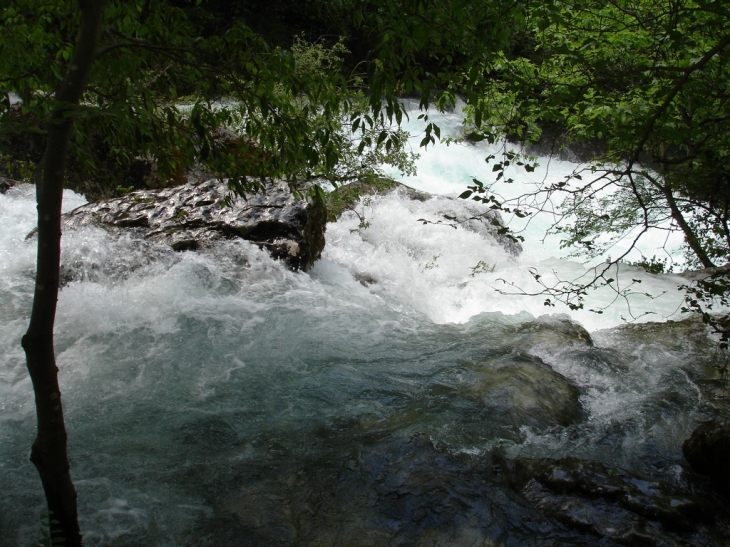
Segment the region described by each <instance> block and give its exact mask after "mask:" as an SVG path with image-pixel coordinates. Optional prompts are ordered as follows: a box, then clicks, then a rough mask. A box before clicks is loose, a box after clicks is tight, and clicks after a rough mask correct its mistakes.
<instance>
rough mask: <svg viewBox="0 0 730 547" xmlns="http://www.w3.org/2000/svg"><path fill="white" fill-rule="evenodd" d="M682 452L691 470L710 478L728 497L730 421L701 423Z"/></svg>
mask: <svg viewBox="0 0 730 547" xmlns="http://www.w3.org/2000/svg"><path fill="white" fill-rule="evenodd" d="M682 452H683V453H684V457H685V458H687V461H688V462H689V463H690V465H691V466H692V469H694V470H695V471H696V472H697V473H699V474H700V475H708V476H709V477H711V478H712V480H713V484H714V486H715V488H716V489H717V490H718V491H719V492H722V493H723V494H725V495H730V421H726V420H709V421H707V422H704V423H702V424H701V425H700V426H699V427H698V428H697V429H695V431H694V432H693V433H692V436H691V437H690V438H689V439H687V440H686V441H684V444H682Z"/></svg>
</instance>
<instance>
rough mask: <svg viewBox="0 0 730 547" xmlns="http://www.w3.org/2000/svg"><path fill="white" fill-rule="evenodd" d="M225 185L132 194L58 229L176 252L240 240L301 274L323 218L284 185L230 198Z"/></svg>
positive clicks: (93, 206) (82, 211)
mask: <svg viewBox="0 0 730 547" xmlns="http://www.w3.org/2000/svg"><path fill="white" fill-rule="evenodd" d="M230 195H231V191H230V190H229V188H228V184H227V182H226V181H219V180H215V179H214V180H208V181H205V182H193V183H188V184H185V185H183V186H178V187H175V188H165V189H158V190H145V191H139V192H133V193H131V194H129V195H127V196H125V197H122V198H116V199H111V200H108V201H101V202H97V203H90V204H88V205H84V206H82V207H79V208H77V209H75V210H74V211H72V212H71V213H68V214H67V215H64V219H63V229H64V230H69V229H76V228H79V227H81V226H88V225H94V226H100V227H102V228H105V229H107V230H128V231H132V232H133V233H135V234H137V235H138V236H139V237H141V238H144V239H145V240H148V241H154V242H156V243H161V244H165V245H169V246H170V247H172V248H173V249H174V250H176V251H184V250H190V249H197V248H200V247H206V246H209V245H210V244H211V243H212V242H214V241H217V240H221V239H232V238H236V237H240V238H242V239H246V240H248V241H251V242H253V243H255V244H257V245H258V246H260V247H263V248H265V249H267V250H268V251H269V252H270V253H271V255H272V256H273V257H274V258H278V259H281V260H283V261H284V262H286V264H287V265H288V266H289V267H290V268H291V269H293V270H304V271H307V270H309V268H310V267H311V266H312V264H313V263H314V261H315V260H317V259H318V258H319V257H320V255H321V253H322V249H323V248H324V231H325V224H326V218H325V215H324V214H323V213H322V212H321V211H320V210H319V209H318V208H317V206H316V205H315V204H313V203H310V202H309V201H307V200H305V199H301V198H297V197H295V196H294V195H293V194H292V192H291V191H290V189H289V187H288V185H287V184H286V183H285V182H281V181H278V182H272V183H269V184H268V186H267V188H266V192H265V193H262V194H256V195H251V196H248V197H247V198H242V197H237V196H231V199H230V201H229V202H228V203H226V197H227V196H230Z"/></svg>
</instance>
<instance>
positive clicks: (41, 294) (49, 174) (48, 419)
mask: <svg viewBox="0 0 730 547" xmlns="http://www.w3.org/2000/svg"><path fill="white" fill-rule="evenodd" d="M78 5H79V8H80V11H81V27H80V30H79V35H78V38H77V42H76V47H75V49H74V54H73V57H72V59H71V63H70V65H69V69H68V72H67V73H66V76H65V78H64V79H63V81H62V82H61V85H60V86H59V88H58V90H57V91H56V94H55V106H54V110H53V113H52V114H51V119H50V123H49V126H48V140H47V143H46V151H45V155H44V157H43V174H42V178H41V179H40V180H39V181H38V184H37V188H36V199H37V203H38V255H37V269H36V279H35V293H34V296H33V309H32V312H31V317H30V325H29V326H28V332H26V334H25V336H23V340H22V345H23V349H24V350H25V355H26V360H27V364H28V371H29V373H30V377H31V380H32V381H33V391H34V393H35V403H36V416H37V420H38V432H37V436H36V439H35V442H34V443H33V447H32V449H31V456H30V459H31V461H32V462H33V464H34V465H35V466H36V468H37V469H38V473H39V474H40V477H41V482H42V483H43V490H44V491H45V494H46V501H47V502H48V510H49V511H50V512H51V520H52V521H57V522H58V524H52V525H51V537H52V539H54V540H56V541H58V540H59V539H61V538H63V539H62V541H63V543H62V545H64V546H65V547H76V546H80V545H81V532H80V529H79V523H78V513H77V509H76V490H75V488H74V485H73V483H72V482H71V475H70V472H69V461H68V454H67V450H66V427H65V425H64V421H63V407H62V405H61V392H60V389H59V386H58V368H57V367H56V357H55V353H54V349H53V325H54V322H55V318H56V302H57V300H58V283H59V271H60V261H61V203H62V197H63V179H64V172H65V167H66V153H67V151H68V145H69V137H70V135H71V128H72V124H73V114H74V112H73V111H74V109H75V108H77V107H78V105H79V102H80V100H81V97H82V94H83V91H84V88H85V87H86V82H87V80H88V77H89V73H90V72H91V67H92V65H93V64H94V59H95V57H96V45H97V42H98V38H99V32H100V29H101V23H102V14H103V10H104V0H78Z"/></svg>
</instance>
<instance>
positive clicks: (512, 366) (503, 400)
mask: <svg viewBox="0 0 730 547" xmlns="http://www.w3.org/2000/svg"><path fill="white" fill-rule="evenodd" d="M482 366H483V369H482V371H481V374H479V376H478V380H477V381H475V382H474V387H473V388H472V391H473V392H474V394H476V395H478V396H479V398H480V399H481V400H483V402H484V405H485V406H486V409H487V411H486V413H485V414H484V416H483V417H484V418H485V419H487V420H489V421H493V422H495V423H498V424H501V425H510V426H513V427H517V428H519V427H521V426H525V425H526V426H529V427H531V428H533V429H537V430H545V429H547V428H550V427H555V426H563V427H564V426H568V425H570V424H572V423H575V422H577V421H580V420H581V419H582V418H583V417H584V412H583V407H582V406H581V403H580V390H579V389H578V387H577V386H576V385H575V384H574V383H573V382H571V381H570V380H568V379H567V378H566V377H565V376H563V375H562V374H559V373H557V372H555V371H554V370H553V369H552V368H550V367H549V366H548V365H547V364H545V363H544V362H543V361H542V360H541V359H540V358H538V357H535V356H531V355H520V354H518V355H509V356H506V357H502V358H498V359H490V360H488V361H485V362H484V363H483V365H482Z"/></svg>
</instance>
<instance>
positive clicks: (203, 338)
mask: <svg viewBox="0 0 730 547" xmlns="http://www.w3.org/2000/svg"><path fill="white" fill-rule="evenodd" d="M444 123H448V120H446V121H445V122H444ZM484 156H485V149H484V148H483V147H474V146H471V147H467V146H460V147H459V146H456V145H452V147H448V148H447V147H445V146H441V147H439V146H437V147H435V148H434V149H433V150H430V151H428V152H426V153H422V159H421V160H420V162H419V173H420V174H419V175H418V176H417V177H415V178H412V179H409V180H406V181H405V182H406V183H407V184H409V185H412V186H415V187H418V188H419V189H421V190H425V191H429V192H432V193H434V194H437V195H436V196H435V197H434V198H433V199H431V200H428V201H423V202H422V201H414V200H411V199H408V198H407V197H405V196H403V195H399V194H389V195H384V196H374V197H372V198H369V199H368V200H366V201H364V202H363V203H361V204H360V205H358V207H359V209H358V213H359V214H360V217H364V218H365V219H366V220H367V222H368V227H366V228H363V227H360V226H359V224H360V221H361V218H360V217H358V216H357V215H355V214H354V213H352V212H349V213H345V214H344V215H343V217H342V218H341V219H340V220H339V221H338V222H336V223H331V224H329V225H328V227H327V233H326V237H327V246H326V249H325V251H324V254H323V257H322V259H321V260H320V261H319V262H318V263H317V264H316V265H315V266H314V268H313V269H312V271H311V272H309V273H294V272H291V271H289V270H287V269H286V268H285V267H284V266H283V265H282V264H281V263H279V262H276V261H274V260H272V259H271V258H270V257H269V256H268V255H267V254H266V253H265V252H264V251H262V250H260V249H258V248H257V247H256V246H254V245H252V244H249V243H248V242H243V241H229V242H224V243H220V244H218V245H216V246H215V247H213V248H211V249H208V250H203V251H198V252H181V253H175V252H172V251H170V250H169V249H166V248H163V247H157V246H154V245H141V244H140V243H139V242H138V241H135V240H132V239H131V238H128V237H124V236H121V237H119V236H112V235H110V234H108V233H106V232H105V231H103V230H101V229H98V228H84V229H81V230H79V231H75V232H68V233H65V234H64V236H63V276H64V282H65V284H64V286H63V288H62V290H61V293H60V299H59V306H58V316H57V323H56V351H57V359H58V364H59V368H60V371H61V372H60V381H61V386H62V392H63V401H64V405H65V411H66V420H67V425H68V430H69V450H70V457H71V467H72V476H73V479H74V481H75V484H76V487H77V489H78V493H79V508H80V519H81V527H82V531H83V533H84V538H85V544H86V545H88V546H101V545H105V546H106V545H140V546H141V545H154V546H178V545H179V546H183V545H185V546H187V545H191V546H192V545H196V546H197V545H216V546H218V545H221V546H225V545H412V544H413V545H416V544H418V545H515V546H519V545H546V546H547V545H612V543H610V542H609V543H605V542H604V543H601V542H600V541H603V540H600V541H599V539H598V538H596V537H595V536H593V535H591V534H583V533H579V532H575V531H571V530H569V529H567V528H563V527H561V525H560V524H559V523H557V522H552V521H550V520H549V519H548V520H544V519H543V520H540V518H538V517H537V516H535V515H536V513H535V510H534V508H531V506H530V503H529V502H528V501H526V500H525V499H524V498H522V497H521V496H520V494H519V493H517V492H516V491H513V490H511V489H510V488H509V486H508V485H507V482H505V481H504V480H502V479H501V478H500V476H499V473H497V472H494V474H492V471H490V469H492V468H491V467H490V465H491V464H490V465H488V462H491V461H492V459H494V458H496V459H499V461H510V460H513V459H514V458H517V457H532V458H537V457H551V458H559V457H563V456H576V457H580V458H584V459H589V460H597V461H602V462H605V463H607V464H609V465H615V466H620V467H622V468H626V469H629V470H631V471H633V472H635V473H640V474H643V475H644V476H649V477H654V478H662V479H664V480H667V481H669V482H674V483H677V484H680V483H682V481H683V473H684V471H683V467H682V454H681V448H680V447H681V443H682V441H683V440H684V439H685V438H687V437H688V436H689V434H690V433H691V431H692V429H693V428H694V426H696V424H697V423H698V422H699V421H700V420H702V419H703V418H707V417H708V416H710V415H711V414H712V412H713V409H712V404H711V402H710V401H709V400H708V399H707V396H706V385H707V384H708V383H711V379H712V378H713V375H714V369H712V367H711V365H712V364H713V362H714V361H713V359H714V355H713V350H712V345H711V343H709V342H708V338H707V335H706V332H705V330H704V327H703V326H702V325H701V323H697V322H691V321H689V322H688V321H678V322H669V323H667V322H664V321H666V319H667V317H669V318H670V319H677V320H679V319H682V318H681V317H679V316H676V315H674V316H672V313H674V312H675V311H676V310H677V308H678V306H679V304H680V302H681V294H680V293H679V292H678V291H677V287H678V285H679V284H680V283H681V280H680V279H678V278H677V277H674V276H651V275H649V274H645V273H643V272H641V271H640V270H638V269H636V268H629V267H627V268H625V271H626V272H628V276H627V279H641V280H642V283H641V290H640V291H638V290H637V291H636V294H635V295H634V296H632V297H631V300H630V303H631V306H630V308H629V307H627V305H626V303H625V302H623V301H618V302H616V303H615V305H614V306H612V307H608V308H607V309H606V310H605V311H604V313H602V314H596V313H593V312H590V311H588V310H580V311H577V312H572V313H570V314H568V310H567V309H561V308H546V307H545V306H544V304H543V301H544V298H541V297H525V296H515V295H510V294H502V293H500V292H498V291H497V290H495V289H503V290H504V288H505V286H506V285H505V283H504V281H503V280H507V281H509V282H513V283H515V284H517V285H518V286H519V287H524V288H525V289H529V288H530V287H531V285H530V283H532V282H533V281H532V276H531V275H530V274H529V268H531V267H534V268H538V269H539V270H540V271H543V272H545V274H546V275H550V272H557V274H556V275H561V276H578V275H581V273H582V272H585V266H584V265H582V264H580V263H579V262H575V261H568V260H566V259H564V258H560V255H559V254H558V246H557V245H556V244H555V243H554V242H551V241H548V242H547V243H541V242H540V241H539V238H534V237H530V236H529V234H528V237H527V241H526V243H525V245H524V251H523V252H522V254H520V255H519V256H514V255H512V254H510V253H508V252H507V251H505V250H504V249H503V248H502V247H501V246H500V245H499V244H498V243H497V242H495V241H494V240H493V239H491V238H490V237H488V236H487V235H485V234H484V233H479V232H478V231H470V230H468V229H464V228H456V229H454V228H453V227H451V226H444V225H435V224H428V225H424V224H423V223H422V222H419V219H423V218H426V219H431V220H433V221H434V222H435V221H437V220H438V219H439V218H442V216H440V215H443V214H444V213H445V212H446V213H449V212H453V211H457V212H458V210H459V208H461V207H463V206H464V205H463V204H462V203H461V202H459V200H456V199H453V196H454V194H458V193H459V192H461V191H462V190H463V189H464V187H465V185H466V184H468V183H469V181H470V178H469V177H471V176H481V177H484V178H486V177H488V176H489V173H491V168H490V167H489V166H488V165H486V164H485V163H484ZM544 161H545V163H546V162H547V159H545V160H544ZM553 161H554V160H553ZM572 168H573V166H571V165H568V164H565V165H563V164H556V165H555V169H556V171H554V173H556V174H555V176H563V175H562V173H561V170H563V171H565V170H570V169H572ZM535 176H544V174H541V173H540V172H539V171H538V173H537V174H536V175H535ZM83 202H84V200H83V198H82V197H81V196H78V195H75V194H73V193H72V192H68V191H67V192H66V194H65V199H64V209H65V210H66V211H69V210H71V209H73V208H74V207H76V206H78V205H80V204H82V203H83ZM34 215H35V205H34V195H33V188H32V187H30V186H27V185H21V186H18V187H15V188H13V189H11V190H10V191H9V192H8V193H7V194H5V195H0V348H2V349H1V350H0V351H1V352H0V507H2V510H0V546H3V547H5V546H8V547H10V546H16V545H20V546H31V545H36V544H37V540H38V538H39V537H40V532H39V527H40V515H41V514H42V513H43V511H44V499H43V493H42V489H41V487H40V481H39V479H38V476H37V473H36V471H35V469H34V468H33V466H32V464H30V462H29V461H28V454H29V449H30V445H31V443H32V440H33V437H34V427H35V414H34V406H33V398H32V388H31V384H30V381H29V378H28V375H27V371H26V369H25V359H24V355H23V352H22V349H21V347H20V338H21V336H22V334H23V333H24V331H25V329H26V328H27V321H28V314H29V310H30V304H31V299H32V287H33V269H34V260H35V242H34V241H32V240H31V241H27V240H26V239H25V236H26V234H27V233H28V232H30V231H31V229H32V228H33V226H34V222H35V219H34ZM537 228H540V227H539V226H537ZM480 263H481V264H482V266H481V267H477V266H478V264H480ZM528 292H529V291H528ZM645 293H648V294H651V295H652V296H653V297H657V296H660V295H663V296H660V297H659V298H653V297H651V298H650V297H647V296H645ZM591 297H592V300H591V301H589V304H590V305H588V306H586V308H590V307H593V308H598V307H601V306H604V305H606V304H608V303H610V302H611V301H612V300H614V299H615V294H614V293H611V292H610V291H604V292H601V291H597V292H596V293H594V294H593V295H591ZM645 312H651V314H650V315H642V314H644V313H645ZM632 314H633V316H634V317H639V316H640V318H639V320H638V321H637V322H631V323H626V322H625V320H627V319H628V320H630V319H631V317H632ZM650 320H654V321H662V323H647V322H646V321H650ZM584 329H585V330H584ZM589 333H590V334H589ZM555 373H557V374H555ZM541 375H543V376H541ZM545 375H546V376H545ZM530 378H533V379H535V378H536V379H537V380H535V381H532V380H530ZM513 379H514V382H513ZM531 382H532V383H531ZM553 384H554V387H552V386H553ZM546 386H550V387H549V388H548V387H546ZM566 386H568V387H566ZM571 390H574V391H571ZM495 461H496V460H495ZM455 462H457V463H455ZM458 462H461V463H458ZM475 462H477V463H475ZM484 462H487V463H484ZM460 466H461V467H460ZM479 466H485V467H484V470H486V471H484V470H483V469H482V467H479ZM482 471H484V472H482ZM468 473H472V474H475V475H474V476H477V475H478V476H479V477H480V478H479V481H482V482H479V481H476V479H473V478H472V479H469V481H468V482H469V484H471V487H473V488H474V490H473V492H467V493H465V491H464V488H465V487H463V486H462V485H461V483H459V479H458V478H455V477H457V475H462V476H467V475H468ZM465 474H467V475H465ZM475 481H476V482H475ZM482 483H483V484H482ZM480 484H481V486H480ZM432 492H437V493H438V492H441V493H440V494H433V493H432ZM424 496H426V497H425V498H424ZM428 496H436V497H435V498H433V499H432V498H429V497H428ZM439 496H440V497H439ZM413 499H419V500H421V502H419V503H421V505H418V503H415V502H413V503H414V504H415V505H411V501H409V500H413ZM424 499H425V501H423V500H424ZM445 500H446V501H445ZM448 500H451V501H448ZM454 500H456V501H454ZM464 500H467V501H464ZM457 502H458V503H457ZM459 503H460V504H461V505H463V506H464V507H463V510H460V511H457V512H456V513H453V514H452V513H450V511H453V507H452V506H454V505H458V504H459ZM429 511H431V512H430V513H429ZM439 515H441V516H439ZM443 515H450V516H449V517H448V518H447V517H446V516H443ZM454 515H456V516H454ZM530 523H532V524H530ZM429 534H431V535H429ZM429 537H430V538H431V539H427V538H429ZM414 538H415V539H414ZM429 541H430V543H429Z"/></svg>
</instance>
